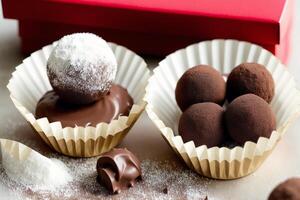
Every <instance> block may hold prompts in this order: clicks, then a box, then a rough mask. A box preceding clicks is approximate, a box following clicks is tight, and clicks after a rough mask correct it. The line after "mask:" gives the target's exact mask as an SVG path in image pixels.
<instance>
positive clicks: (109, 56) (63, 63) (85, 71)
mask: <svg viewBox="0 0 300 200" xmlns="http://www.w3.org/2000/svg"><path fill="white" fill-rule="evenodd" d="M116 72H117V61H116V58H115V56H114V54H113V52H112V50H111V49H110V47H109V46H108V44H107V43H106V41H104V40H103V39H102V38H100V37H98V36H97V35H94V34H91V33H75V34H72V35H67V36H64V37H63V38H61V39H60V40H59V41H58V43H57V44H56V46H55V47H54V49H53V51H52V53H51V54H50V57H49V59H48V62H47V74H48V77H49V80H50V84H51V85H52V87H53V89H54V91H55V92H56V93H57V94H58V95H59V96H60V98H61V99H62V100H63V101H65V102H67V103H71V104H88V103H92V102H94V101H97V100H100V99H101V98H103V96H104V95H105V94H106V93H107V92H108V91H109V89H110V87H111V85H112V82H113V80H114V79H115V76H116Z"/></svg>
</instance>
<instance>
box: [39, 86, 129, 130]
mask: <svg viewBox="0 0 300 200" xmlns="http://www.w3.org/2000/svg"><path fill="white" fill-rule="evenodd" d="M132 105H133V99H132V98H131V96H130V95H129V94H128V92H127V90H126V89H124V88H122V87H121V86H119V85H114V84H113V85H112V87H111V89H110V91H109V93H108V94H106V95H105V96H104V97H103V98H102V100H101V101H96V102H95V103H92V104H87V105H73V104H68V103H65V102H64V101H61V100H60V98H59V96H58V95H57V94H56V93H55V92H54V91H49V92H47V93H46V94H45V95H44V96H43V97H42V98H41V99H40V100H39V102H38V104H37V107H36V111H35V116H36V117H37V118H42V117H47V118H48V120H49V121H50V122H56V121H60V122H61V124H62V126H63V127H75V126H86V125H90V126H96V125H97V124H98V123H100V122H106V123H110V122H111V120H113V119H116V118H118V117H119V116H120V115H128V114H129V111H130V109H131V107H132Z"/></svg>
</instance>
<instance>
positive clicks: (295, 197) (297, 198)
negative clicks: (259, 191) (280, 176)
mask: <svg viewBox="0 0 300 200" xmlns="http://www.w3.org/2000/svg"><path fill="white" fill-rule="evenodd" d="M268 200H300V178H291V179H288V180H286V181H284V182H283V183H281V184H279V185H278V186H277V187H276V188H275V189H274V190H273V191H272V193H271V194H270V196H269V198H268Z"/></svg>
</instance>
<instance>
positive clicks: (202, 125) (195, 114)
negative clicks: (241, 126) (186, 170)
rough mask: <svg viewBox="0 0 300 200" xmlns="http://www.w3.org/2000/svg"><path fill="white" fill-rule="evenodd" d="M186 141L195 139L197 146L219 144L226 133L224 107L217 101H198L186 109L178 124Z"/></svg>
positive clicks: (179, 130) (180, 132)
mask: <svg viewBox="0 0 300 200" xmlns="http://www.w3.org/2000/svg"><path fill="white" fill-rule="evenodd" d="M178 132H179V134H180V135H181V137H182V139H183V141H184V142H189V141H191V140H192V141H194V143H195V145H196V146H200V145H207V147H209V148H210V147H213V146H219V145H220V144H221V143H222V142H223V138H224V135H225V127H224V109H223V108H222V107H221V106H219V105H218V104H215V103H197V104H194V105H192V106H190V107H189V108H188V109H186V110H185V111H184V112H183V113H182V115H181V117H180V119H179V124H178Z"/></svg>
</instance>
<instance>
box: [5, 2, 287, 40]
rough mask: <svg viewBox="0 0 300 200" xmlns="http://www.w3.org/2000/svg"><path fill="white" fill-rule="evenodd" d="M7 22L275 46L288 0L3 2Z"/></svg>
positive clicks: (284, 28) (283, 28) (284, 24)
mask: <svg viewBox="0 0 300 200" xmlns="http://www.w3.org/2000/svg"><path fill="white" fill-rule="evenodd" d="M2 5H3V13H4V16H5V17H7V18H14V19H23V20H38V21H49V22H60V23H66V24H76V25H88V26H95V27H101V28H113V29H117V30H118V29H119V30H125V31H134V32H140V33H143V32H147V33H152V34H158V35H175V36H187V37H197V38H198V39H199V40H206V39H213V38H234V39H240V40H247V41H250V42H255V43H263V44H279V43H280V40H281V39H282V37H284V35H285V32H286V31H287V27H288V23H289V18H290V14H291V13H292V12H291V9H292V6H291V1H290V0H225V1H224V0H201V1H200V0H185V1H178V0H165V1H162V0H118V1H114V0H26V1H23V0H2Z"/></svg>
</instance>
